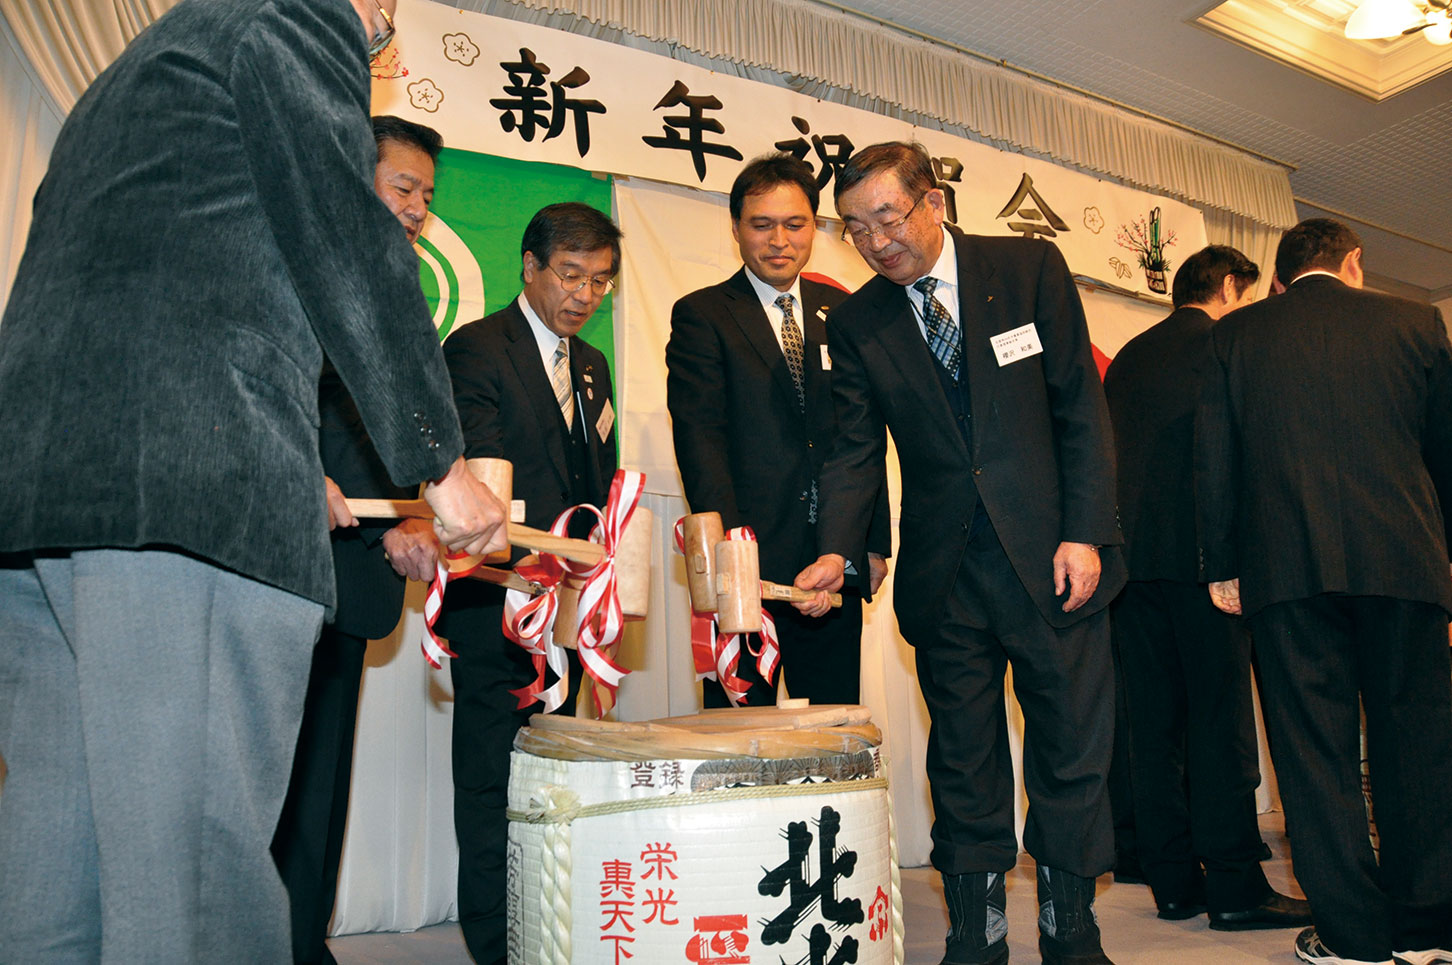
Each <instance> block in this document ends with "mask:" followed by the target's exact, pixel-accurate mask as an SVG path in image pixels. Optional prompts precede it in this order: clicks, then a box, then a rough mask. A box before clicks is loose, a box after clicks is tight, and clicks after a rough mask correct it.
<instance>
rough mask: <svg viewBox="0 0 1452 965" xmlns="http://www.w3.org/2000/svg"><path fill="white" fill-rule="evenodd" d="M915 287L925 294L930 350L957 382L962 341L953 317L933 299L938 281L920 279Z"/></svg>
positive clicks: (924, 316)
mask: <svg viewBox="0 0 1452 965" xmlns="http://www.w3.org/2000/svg"><path fill="white" fill-rule="evenodd" d="M913 287H914V288H916V289H917V290H918V291H920V292H922V293H923V303H924V304H925V305H926V307H925V308H924V309H923V327H924V328H926V329H927V331H928V348H929V349H931V350H932V352H933V354H934V355H936V356H937V357H938V361H939V362H941V363H942V364H943V368H945V369H947V370H948V375H949V376H951V377H952V379H953V381H954V382H957V381H958V360H959V358H960V357H961V355H962V348H961V345H960V343H961V341H962V340H961V338H960V337H959V335H958V326H957V325H956V324H955V323H954V322H953V316H951V315H949V314H948V310H947V309H946V308H944V307H943V303H942V302H940V301H938V300H937V299H936V298H934V297H933V289H935V288H937V287H938V279H936V278H933V277H932V276H929V277H927V278H919V279H918V280H917V281H916V282H914V283H913Z"/></svg>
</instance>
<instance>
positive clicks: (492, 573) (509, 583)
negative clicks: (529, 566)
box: [469, 566, 544, 596]
mask: <svg viewBox="0 0 1452 965" xmlns="http://www.w3.org/2000/svg"><path fill="white" fill-rule="evenodd" d="M469 576H470V577H471V578H473V579H476V580H483V581H484V582H485V583H493V584H495V585H496V586H502V587H504V588H505V589H507V590H522V591H524V592H525V593H528V594H530V595H531V596H533V595H536V594H538V593H540V592H542V591H543V590H544V587H542V586H540V585H539V584H538V583H535V582H534V581H533V580H526V579H525V578H524V577H522V576H520V575H519V574H518V573H516V572H514V571H513V570H499V569H495V568H494V567H492V566H481V567H479V568H478V569H477V570H475V571H474V572H472V573H470V574H469Z"/></svg>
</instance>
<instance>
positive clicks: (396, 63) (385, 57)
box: [368, 44, 408, 80]
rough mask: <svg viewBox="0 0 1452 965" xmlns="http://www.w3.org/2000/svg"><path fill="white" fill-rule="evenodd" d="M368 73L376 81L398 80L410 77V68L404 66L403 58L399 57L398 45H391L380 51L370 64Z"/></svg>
mask: <svg viewBox="0 0 1452 965" xmlns="http://www.w3.org/2000/svg"><path fill="white" fill-rule="evenodd" d="M368 72H369V73H370V74H371V75H372V76H373V79H374V80H398V79H399V78H400V77H407V76H408V68H407V67H405V66H403V58H402V57H400V56H399V55H398V46H397V45H396V44H389V45H388V46H387V47H384V48H383V49H382V50H380V51H379V52H378V53H377V55H375V56H374V58H373V59H372V60H371V61H369V62H368Z"/></svg>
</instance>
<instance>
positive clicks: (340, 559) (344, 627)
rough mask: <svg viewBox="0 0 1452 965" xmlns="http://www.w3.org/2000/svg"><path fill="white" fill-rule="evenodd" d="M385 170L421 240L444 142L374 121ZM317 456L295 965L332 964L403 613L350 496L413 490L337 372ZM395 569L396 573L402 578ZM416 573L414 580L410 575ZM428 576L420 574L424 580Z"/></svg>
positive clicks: (392, 200) (322, 398) (388, 548)
mask: <svg viewBox="0 0 1452 965" xmlns="http://www.w3.org/2000/svg"><path fill="white" fill-rule="evenodd" d="M373 140H374V142H375V143H376V144H377V146H378V163H377V165H376V166H375V168H374V173H373V192H374V193H375V194H376V195H378V199H379V200H380V201H382V202H383V204H384V206H385V207H387V208H388V210H389V211H391V212H392V213H393V216H394V217H395V218H397V219H398V223H399V224H400V225H402V226H403V230H404V236H405V237H406V238H407V239H408V240H409V242H410V243H412V242H414V241H416V240H418V236H419V233H420V232H421V231H423V225H424V221H425V219H426V218H428V213H429V204H430V203H431V202H432V201H433V195H434V161H435V160H436V159H437V158H438V155H439V151H440V150H442V148H443V145H444V142H443V138H442V137H440V135H439V132H438V131H435V130H434V129H433V128H431V127H425V126H424V125H422V124H415V123H413V122H412V121H406V120H404V119H402V118H400V117H390V116H378V117H374V118H373ZM318 422H319V426H318V452H319V454H320V455H321V456H322V460H323V472H325V473H326V474H327V479H326V480H325V484H326V486H327V490H328V497H329V502H328V507H329V511H330V516H331V522H332V523H333V524H334V528H333V541H332V542H333V573H334V575H335V580H336V582H337V594H338V605H337V609H336V610H335V611H334V617H333V622H331V623H327V624H324V625H323V631H322V634H321V635H320V636H319V638H318V645H317V646H316V647H315V648H314V649H313V663H312V670H311V671H310V672H309V674H308V693H307V699H306V701H305V702H304V704H303V719H302V727H301V729H300V731H299V733H298V739H297V753H296V755H295V756H294V757H293V762H292V780H291V783H289V785H288V789H287V798H286V799H285V800H284V801H283V805H282V817H281V818H280V819H279V820H278V823H277V831H276V832H275V833H274V834H273V837H272V856H273V858H274V859H276V861H277V870H278V872H279V873H280V874H281V875H282V880H283V884H285V885H287V894H288V901H289V903H290V904H291V907H292V955H293V961H294V962H295V963H298V965H305V963H315V962H323V963H331V962H333V961H334V959H333V954H332V952H330V951H329V950H328V946H327V937H328V922H329V921H330V920H331V918H332V916H333V901H334V898H335V897H336V895H337V891H338V864H339V861H340V859H341V857H342V853H343V829H344V826H345V825H346V823H347V819H348V785H349V782H350V780H351V778H352V775H353V732H354V729H355V725H356V723H357V718H358V688H359V685H360V684H361V682H362V677H363V657H364V654H365V652H366V650H367V647H368V641H369V640H376V639H378V638H380V637H384V636H387V635H388V634H389V633H391V632H392V631H393V628H394V627H395V626H396V625H397V623H398V617H399V613H400V612H401V610H402V607H403V591H404V581H403V579H401V577H402V576H403V575H405V574H404V572H403V570H402V569H401V568H400V567H401V563H400V562H399V561H397V560H396V561H395V562H394V563H393V565H392V566H390V565H389V564H390V557H391V556H392V555H393V554H399V557H398V559H399V560H401V559H403V558H404V557H403V556H402V555H401V546H400V545H399V543H398V540H399V537H398V536H397V535H395V534H394V532H393V531H392V529H390V527H389V525H388V524H379V523H377V522H376V521H373V522H370V523H365V524H362V525H360V524H359V522H358V520H356V519H354V518H353V516H352V514H351V513H349V512H348V509H347V505H346V503H344V502H343V497H344V495H345V494H346V495H347V496H354V497H361V498H368V499H375V498H376V499H411V498H413V496H414V495H415V492H416V489H414V488H409V487H403V486H395V485H394V484H393V482H392V481H391V480H390V479H389V478H388V472H387V470H386V469H385V468H384V466H383V462H382V460H381V459H379V457H378V452H377V450H375V449H374V448H373V442H372V440H370V439H369V438H368V430H367V429H366V428H365V427H364V425H363V417H362V416H361V415H359V413H358V406H357V405H356V404H355V403H354V402H353V397H352V396H351V395H349V394H348V390H347V389H346V388H344V386H343V381H342V379H341V378H339V376H338V373H337V370H335V369H334V368H333V366H332V364H331V363H327V362H325V363H324V365H323V375H322V379H321V381H320V383H319V386H318ZM408 522H409V524H410V525H411V527H413V528H414V529H416V530H418V531H420V532H421V533H422V535H423V538H422V539H420V540H418V541H416V542H417V545H419V546H420V547H421V548H422V549H421V551H422V552H425V553H426V554H427V556H428V558H429V561H430V563H429V565H430V567H432V560H433V558H434V553H435V547H436V546H437V545H438V542H437V540H436V539H435V538H434V533H433V525H432V523H431V522H430V521H428V520H410V521H408ZM395 570H397V572H395ZM415 575H417V574H415ZM418 578H419V579H423V578H424V577H423V576H418Z"/></svg>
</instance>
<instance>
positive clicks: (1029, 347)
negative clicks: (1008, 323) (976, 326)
mask: <svg viewBox="0 0 1452 965" xmlns="http://www.w3.org/2000/svg"><path fill="white" fill-rule="evenodd" d="M989 341H990V342H992V343H993V357H994V358H996V359H998V365H999V367H1000V368H1001V367H1003V366H1005V365H1010V364H1012V363H1014V362H1017V361H1019V360H1020V359H1026V358H1028V357H1029V356H1030V355H1038V354H1039V353H1040V352H1042V351H1043V350H1044V346H1043V343H1041V342H1040V341H1039V330H1038V329H1037V328H1035V327H1034V323H1033V322H1029V323H1028V324H1027V325H1024V326H1022V327H1020V328H1015V329H1013V330H1011V331H1007V332H1000V333H999V334H997V335H995V336H993V337H992V338H990V339H989Z"/></svg>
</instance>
